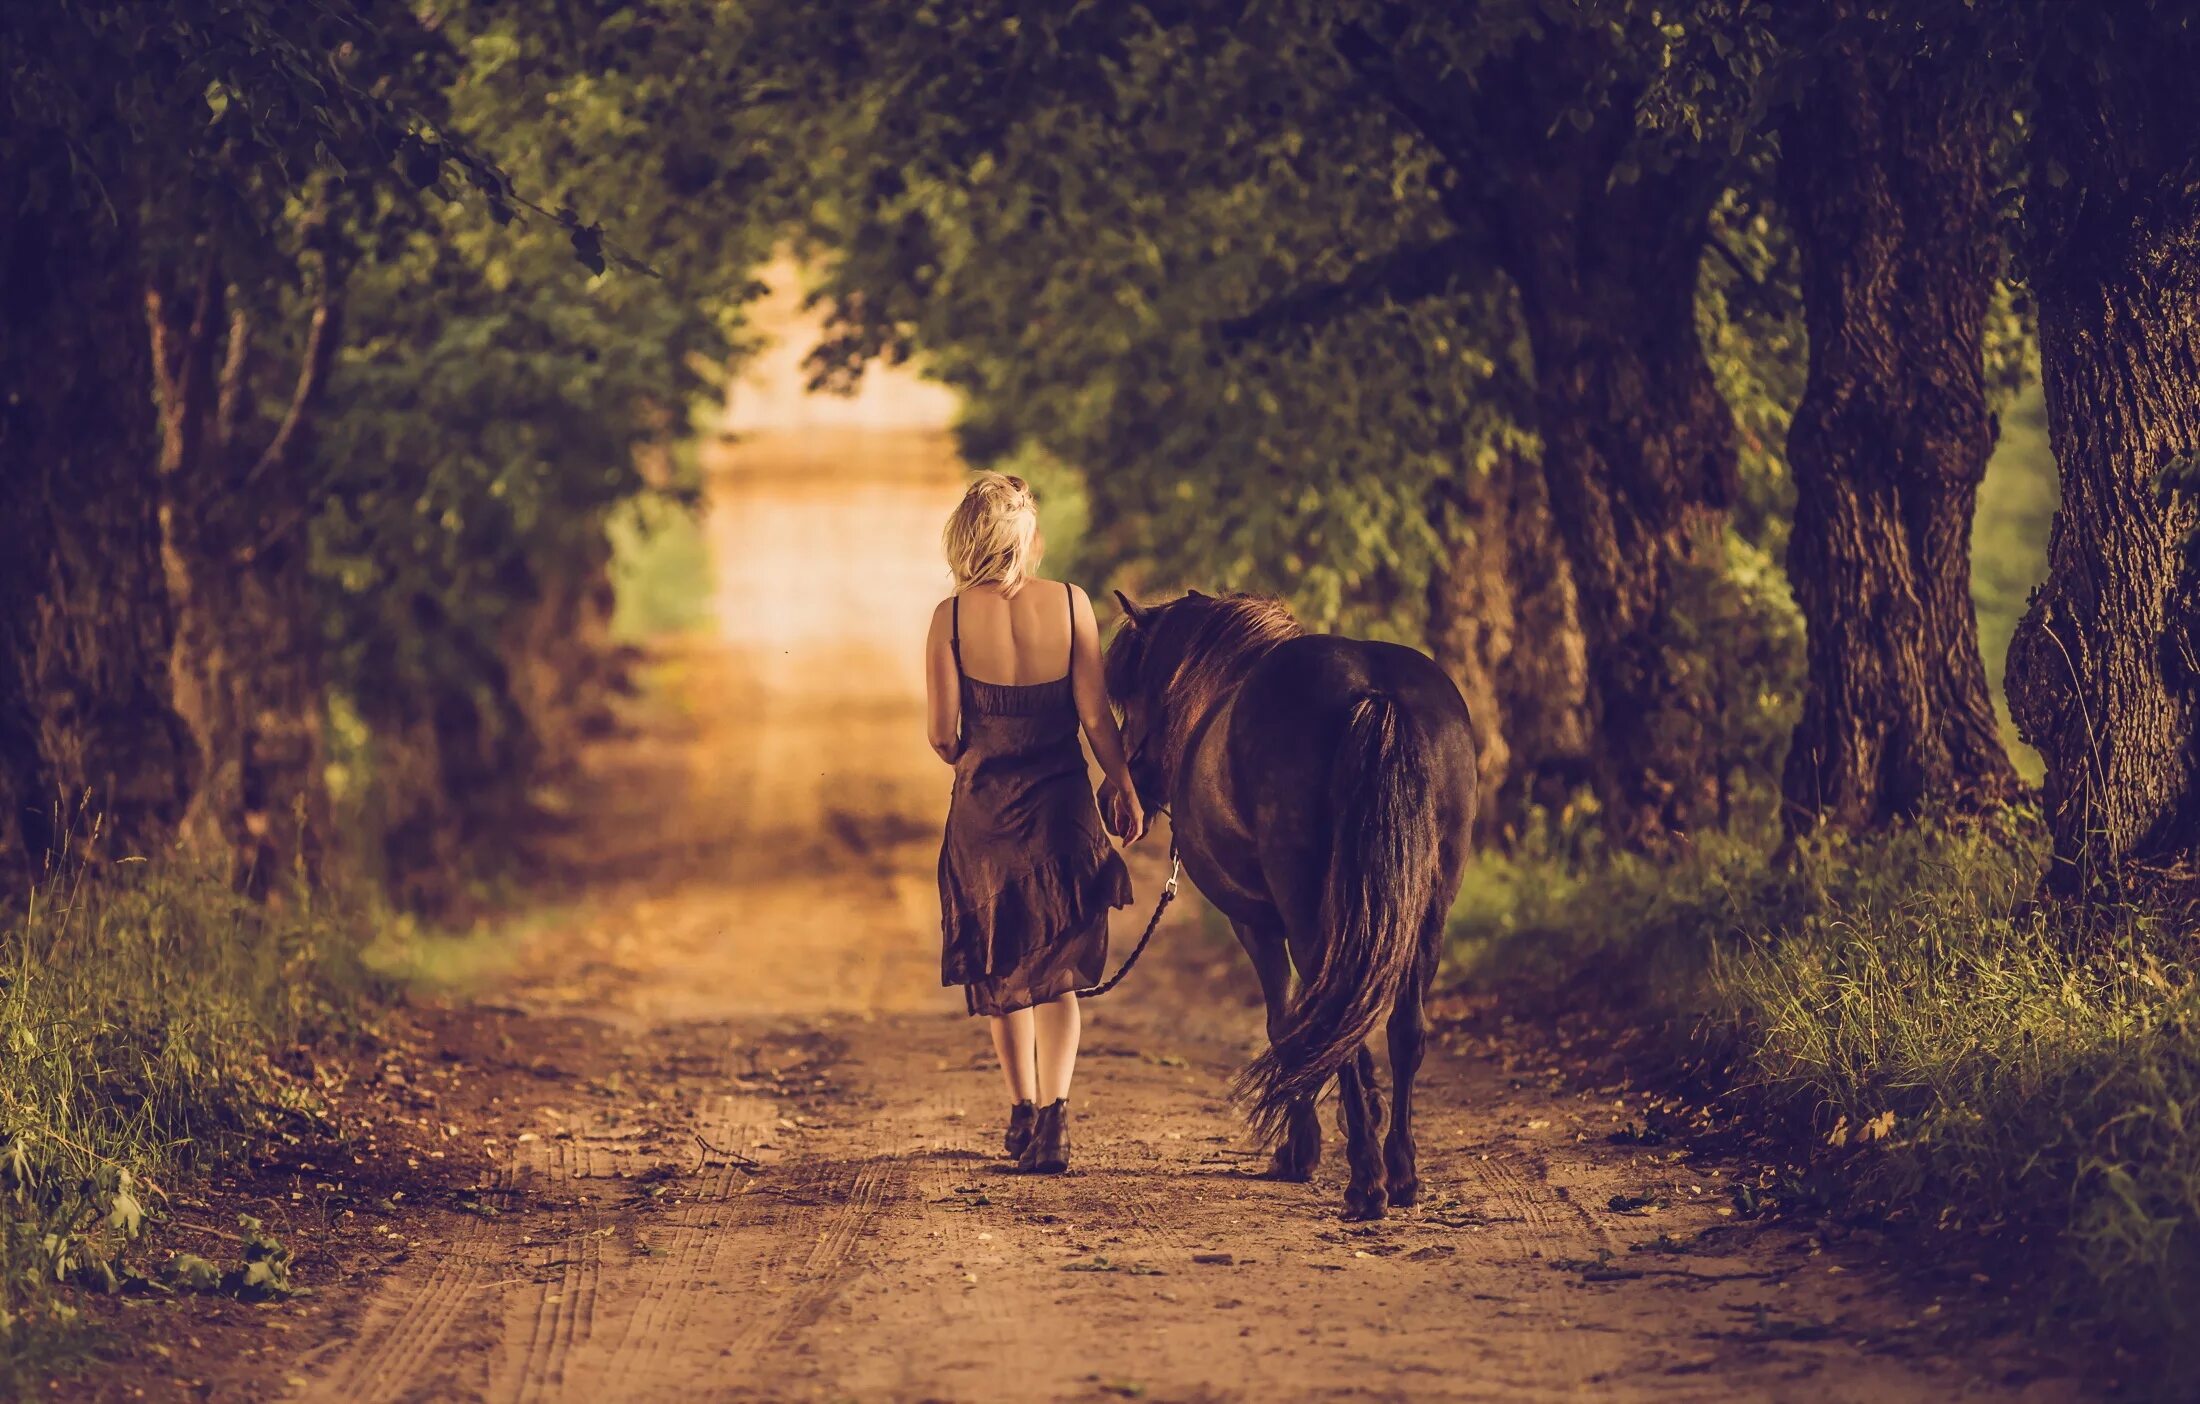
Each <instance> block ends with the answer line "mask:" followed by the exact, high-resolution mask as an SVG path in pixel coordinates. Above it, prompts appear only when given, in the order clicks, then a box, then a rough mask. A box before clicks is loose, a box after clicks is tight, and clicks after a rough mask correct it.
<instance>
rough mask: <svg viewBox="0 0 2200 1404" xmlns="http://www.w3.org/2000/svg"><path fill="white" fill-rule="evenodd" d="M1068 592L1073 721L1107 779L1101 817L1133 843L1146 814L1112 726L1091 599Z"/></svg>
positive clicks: (1120, 738) (1143, 829) (1117, 732)
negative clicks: (1087, 742) (1089, 744)
mask: <svg viewBox="0 0 2200 1404" xmlns="http://www.w3.org/2000/svg"><path fill="white" fill-rule="evenodd" d="M1069 588H1070V636H1069V656H1070V660H1071V668H1070V671H1071V672H1072V673H1073V674H1075V675H1076V676H1075V680H1074V681H1073V682H1072V683H1071V685H1070V686H1071V691H1072V692H1073V693H1074V694H1075V696H1076V699H1077V720H1078V721H1079V722H1080V723H1081V724H1083V726H1084V728H1085V739H1086V740H1087V741H1090V742H1091V743H1092V758H1093V759H1094V760H1096V761H1098V762H1100V773H1101V774H1102V775H1104V776H1106V777H1107V778H1106V780H1105V781H1103V782H1102V784H1101V786H1100V804H1101V812H1102V813H1103V814H1110V815H1112V817H1110V818H1109V820H1108V827H1109V828H1110V829H1112V830H1114V831H1115V833H1116V836H1117V837H1118V838H1121V839H1122V840H1123V841H1124V842H1125V843H1136V842H1138V840H1139V839H1141V838H1143V837H1145V834H1146V813H1145V810H1144V809H1142V808H1141V807H1140V806H1139V803H1138V787H1137V786H1136V785H1134V784H1133V783H1131V766H1130V758H1129V757H1128V756H1126V755H1125V754H1124V753H1123V733H1122V731H1121V730H1119V729H1118V728H1117V727H1116V724H1115V709H1114V708H1112V707H1110V706H1109V705H1108V683H1107V659H1106V656H1105V655H1104V654H1102V653H1101V651H1100V624H1099V621H1098V620H1096V619H1094V618H1093V614H1092V601H1091V600H1089V599H1087V598H1085V592H1084V591H1082V590H1080V589H1078V588H1077V587H1076V586H1074V585H1072V586H1070V587H1069Z"/></svg>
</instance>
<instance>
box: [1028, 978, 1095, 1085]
mask: <svg viewBox="0 0 2200 1404" xmlns="http://www.w3.org/2000/svg"><path fill="white" fill-rule="evenodd" d="M1031 1012H1032V1014H1033V1015H1035V1016H1036V1022H1037V1024H1038V1048H1037V1052H1038V1055H1039V1105H1040V1106H1042V1107H1045V1106H1052V1105H1053V1104H1054V1103H1056V1102H1059V1101H1061V1100H1062V1099H1063V1098H1064V1097H1067V1096H1068V1095H1069V1080H1070V1076H1071V1074H1073V1073H1075V1072H1076V1071H1077V1039H1078V1036H1079V1035H1080V1034H1081V1033H1083V1032H1084V1016H1083V1015H1082V1014H1081V1013H1079V1012H1078V1008H1077V996H1076V995H1074V994H1066V995H1063V996H1062V997H1061V998H1059V999H1053V1000H1049V1001H1047V1002H1046V1003H1045V1004H1041V1005H1036V1006H1034V1007H1033V1008H1032V1010H1031Z"/></svg>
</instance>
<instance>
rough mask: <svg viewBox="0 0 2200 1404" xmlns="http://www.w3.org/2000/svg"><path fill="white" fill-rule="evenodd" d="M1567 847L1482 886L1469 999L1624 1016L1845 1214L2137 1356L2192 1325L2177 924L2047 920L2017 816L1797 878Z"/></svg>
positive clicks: (1730, 849)
mask: <svg viewBox="0 0 2200 1404" xmlns="http://www.w3.org/2000/svg"><path fill="white" fill-rule="evenodd" d="M1563 837H1564V836H1563V835H1557V836H1554V834H1553V833H1552V832H1551V831H1549V830H1545V831H1542V832H1540V833H1539V834H1537V835H1536V836H1534V838H1533V839H1532V841H1531V842H1530V843H1529V844H1527V845H1524V846H1523V849H1522V851H1521V852H1519V853H1517V854H1515V855H1514V856H1512V857H1510V858H1488V857H1486V858H1484V859H1482V860H1480V862H1479V863H1478V865H1477V868H1476V870H1475V871H1474V873H1473V874H1472V875H1471V876H1470V878H1469V882H1468V886H1467V889H1466V892H1465V893H1464V894H1463V895H1462V899H1461V903H1460V906H1459V908H1458V909H1457V911H1456V912H1455V914H1454V923H1453V929H1452V957H1453V961H1454V965H1455V967H1456V968H1457V969H1458V970H1459V971H1460V972H1461V973H1462V974H1463V975H1464V976H1465V977H1466V978H1468V979H1469V980H1472V981H1476V982H1480V983H1485V984H1491V985H1496V986H1500V987H1503V988H1508V989H1512V990H1514V991H1516V992H1523V993H1526V992H1534V991H1541V992H1543V993H1545V994H1559V993H1561V992H1564V997H1565V998H1567V999H1569V1000H1572V999H1578V998H1581V997H1584V996H1586V997H1592V998H1597V999H1602V1000H1606V1001H1618V1002H1619V1003H1621V1004H1623V1005H1627V1006H1631V1007H1632V1008H1633V1009H1634V1011H1635V1012H1636V1013H1637V1014H1639V1015H1647V1016H1649V1017H1650V1020H1651V1022H1652V1023H1653V1024H1654V1026H1656V1027H1659V1028H1662V1029H1664V1030H1665V1031H1666V1033H1667V1035H1668V1036H1669V1038H1670V1039H1671V1040H1672V1044H1673V1046H1672V1049H1671V1051H1672V1052H1673V1053H1674V1054H1675V1055H1677V1056H1683V1057H1688V1058H1693V1059H1697V1060H1706V1061H1710V1062H1712V1063H1714V1064H1716V1065H1718V1066H1719V1067H1720V1068H1721V1069H1722V1077H1723V1080H1725V1081H1727V1082H1728V1083H1729V1084H1730V1085H1733V1086H1737V1087H1741V1088H1745V1089H1749V1092H1748V1095H1749V1098H1750V1099H1751V1103H1752V1104H1753V1105H1754V1106H1755V1108H1756V1110H1757V1111H1758V1113H1759V1114H1760V1115H1761V1116H1763V1117H1766V1118H1769V1119H1770V1120H1771V1121H1772V1122H1774V1123H1775V1124H1778V1125H1785V1126H1788V1127H1791V1128H1793V1129H1794V1131H1795V1133H1796V1135H1797V1139H1798V1140H1799V1141H1800V1143H1801V1144H1802V1145H1803V1146H1805V1147H1807V1148H1808V1153H1807V1154H1806V1155H1805V1156H1804V1157H1803V1158H1804V1159H1806V1160H1809V1161H1811V1162H1813V1163H1814V1164H1815V1165H1816V1166H1817V1167H1818V1169H1819V1171H1820V1173H1821V1175H1823V1176H1830V1177H1831V1182H1832V1183H1834V1184H1837V1185H1838V1186H1839V1187H1840V1190H1841V1192H1842V1194H1843V1195H1844V1197H1845V1198H1846V1199H1847V1200H1848V1201H1849V1202H1850V1204H1851V1206H1852V1207H1855V1208H1863V1209H1870V1210H1876V1211H1878V1212H1880V1213H1883V1214H1886V1215H1888V1216H1889V1217H1890V1218H1894V1219H1897V1220H1901V1221H1906V1222H1908V1223H1911V1224H1914V1225H1917V1226H1919V1227H1921V1228H1923V1229H1926V1230H1929V1231H1932V1232H1938V1233H1946V1234H1962V1235H1966V1236H1969V1237H1970V1238H1971V1239H1972V1240H1973V1241H1976V1240H1977V1239H1978V1236H1980V1235H1986V1236H1987V1238H1986V1241H1987V1242H1989V1243H1992V1242H2000V1243H2005V1244H2007V1245H2009V1246H2010V1251H2011V1252H2012V1253H2015V1254H2020V1255H2024V1257H2025V1270H2026V1271H2028V1272H2037V1273H2042V1274H2043V1275H2044V1277H2045V1279H2046V1280H2048V1281H2050V1282H2051V1283H2053V1284H2054V1285H2055V1286H2056V1287H2057V1288H2058V1292H2057V1294H2056V1297H2055V1302H2056V1304H2057V1305H2058V1306H2059V1307H2063V1308H2067V1309H2069V1310H2071V1311H2073V1312H2075V1313H2077V1314H2079V1315H2083V1316H2098V1317H2099V1318H2101V1319H2104V1320H2105V1321H2107V1322H2108V1323H2109V1324H2110V1325H2111V1326H2112V1327H2113V1328H2115V1329H2116V1330H2118V1331H2119V1332H2121V1333H2123V1334H2124V1335H2125V1336H2126V1337H2127V1338H2128V1339H2130V1340H2131V1341H2133V1342H2135V1343H2138V1342H2158V1341H2160V1340H2162V1339H2164V1338H2166V1337H2169V1336H2171V1335H2174V1334H2176V1333H2179V1332H2184V1331H2188V1330H2190V1329H2191V1327H2192V1326H2193V1325H2194V1324H2195V1323H2194V1319H2193V1316H2192V1307H2191V1303H2192V1302H2193V1301H2194V1300H2195V1298H2194V1296H2193V1290H2194V1288H2195V1287H2196V1286H2200V1280H2196V1279H2195V1277H2194V1272H2193V1264H2194V1263H2195V1262H2200V1242H2196V1240H2195V1235H2196V1234H2200V982H2196V980H2195V978H2194V977H2195V970H2194V968H2193V966H2192V964H2191V961H2190V952H2189V950H2187V949H2186V945H2187V943H2186V942H2185V941H2184V940H2183V938H2182V937H2181V936H2180V934H2179V933H2178V932H2177V930H2176V929H2175V927H2174V925H2173V924H2171V923H2167V922H2163V921H2160V920H2157V919H2153V918H2149V917H2146V916H2143V915H2141V914H2138V913H2132V912H2125V913H2121V914H2112V915H2111V917H2110V919H2109V920H2108V922H2107V923H2106V924H2105V926H2104V927H2101V928H2096V929H2095V930H2093V931H2092V932H2090V933H2089V934H2088V935H2087V937H2086V938H2084V939H2080V938H2079V936H2078V934H2077V933H2076V932H2074V931H2071V930H2068V929H2064V928H2062V927H2059V926H2058V925H2056V924H2055V922H2054V921H2053V920H2052V919H2051V918H2050V916H2048V915H2047V914H2046V913H2045V911H2044V910H2042V909H2036V908H2028V907H2027V905H2026V904H2025V898H2026V897H2027V896H2028V895H2029V893H2030V892H2031V890H2032V887H2033V884H2034V883H2035V881H2036V880H2037V876H2038V872H2039V868H2040V865H2041V863H2042V862H2043V861H2044V856H2045V855H2044V852H2043V848H2044V845H2043V843H2042V842H2041V840H2040V838H2039V835H2038V834H2037V832H2036V824H2035V822H2034V821H2033V820H2032V818H2031V817H2030V816H2027V815H2022V814H2012V815H2010V816H2008V817H2007V818H2006V819H2005V820H2004V821H2002V822H1999V823H1994V824H1988V825H1984V826H1972V827H1958V828H1945V827H1938V826H1933V825H1924V826H1919V827H1914V828H1910V829H1906V830H1902V831H1898V832H1895V833H1892V834H1889V835H1886V836H1884V837H1881V838H1878V839H1874V840H1870V841H1861V842H1860V841H1844V840H1841V839H1839V838H1827V839H1823V840H1819V841H1815V842H1813V843H1810V844H1807V845H1805V846H1804V847H1803V849H1802V851H1801V852H1800V853H1799V855H1798V856H1797V859H1796V861H1795V862H1794V863H1793V864H1792V865H1790V866H1782V865H1779V864H1775V863H1771V862H1768V861H1767V854H1768V852H1769V850H1770V848H1771V845H1772V844H1773V843H1774V842H1775V841H1776V840H1775V836H1774V835H1773V834H1772V833H1771V832H1770V829H1769V826H1767V828H1766V829H1765V830H1762V831H1760V832H1759V834H1758V836H1756V837H1755V838H1751V837H1746V836H1739V835H1714V836H1711V837H1709V838H1707V839H1706V840H1704V841H1703V842H1702V843H1701V844H1700V845H1699V847H1698V848H1697V849H1696V851H1695V852H1694V853H1693V854H1692V855H1691V856H1690V857H1689V858H1687V859H1686V860H1684V861H1682V862H1680V863H1678V864H1673V865H1665V866H1660V865H1652V864H1649V863H1645V862H1643V861H1641V860H1639V859H1634V858H1630V857H1618V858H1614V859H1612V860H1611V861H1609V862H1599V863H1590V864H1584V863H1583V862H1581V861H1580V857H1579V849H1578V848H1575V849H1572V850H1571V851H1569V847H1568V845H1567V844H1566V843H1564V842H1561V841H1559V840H1560V839H1561V838H1563ZM1591 991H1593V992H1594V993H1593V994H1590V992H1591ZM1867 1128H1869V1130H1868V1133H1867Z"/></svg>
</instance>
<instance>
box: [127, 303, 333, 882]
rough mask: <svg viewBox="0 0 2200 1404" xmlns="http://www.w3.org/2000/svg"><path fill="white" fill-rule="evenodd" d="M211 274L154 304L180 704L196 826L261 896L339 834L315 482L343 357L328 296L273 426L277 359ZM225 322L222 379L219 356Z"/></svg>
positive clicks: (299, 875) (307, 866)
mask: <svg viewBox="0 0 2200 1404" xmlns="http://www.w3.org/2000/svg"><path fill="white" fill-rule="evenodd" d="M223 303H224V298H223V295H222V290H221V286H220V284H219V282H218V279H217V275H216V270H215V269H214V268H213V267H212V265H211V264H209V265H208V266H207V268H206V269H205V271H204V273H203V274H202V276H201V278H200V280H199V284H198V286H197V288H196V289H195V290H192V291H188V292H186V291H183V290H180V289H178V288H176V287H174V286H161V285H159V284H157V283H156V285H155V286H154V287H153V289H152V290H151V291H150V292H149V293H148V296H147V311H148V315H149V320H150V322H151V325H152V328H153V340H154V348H155V354H154V365H155V371H156V375H157V380H156V384H157V387H158V390H159V403H160V406H161V415H162V427H163V440H162V451H161V460H160V461H161V470H162V471H161V481H162V486H163V489H164V500H163V521H164V524H165V541H164V554H165V559H166V565H167V572H168V580H169V588H170V592H171V594H172V595H173V597H174V599H175V602H176V609H177V616H178V628H177V639H176V650H175V660H174V676H175V684H176V696H177V699H178V702H179V705H180V706H181V709H182V711H183V713H184V715H185V717H186V718H187V720H188V721H189V723H190V726H191V731H192V734H193V736H194V738H195V740H196V742H197V745H198V749H199V752H200V755H201V760H202V764H203V766H204V769H205V776H206V778H205V783H204V784H203V785H202V786H201V787H200V790H199V795H198V798H197V801H196V802H195V803H194V805H193V807H192V814H191V817H190V820H189V821H188V822H187V826H186V827H187V831H188V832H190V833H191V834H192V835H193V837H194V838H196V839H198V840H199V841H202V842H205V843H207V844H209V845H212V846H217V847H218V848H219V849H220V851H221V852H222V853H223V854H224V855H225V858H226V861H227V865H228V867H229V870H230V877H231V881H232V882H233V884H234V885H235V886H236V887H237V888H238V890H239V891H242V892H245V893H247V894H249V895H252V896H255V897H266V896H268V895H270V894H271V893H275V892H279V891H280V890H282V888H283V886H284V885H285V884H286V883H287V882H288V881H292V880H295V881H301V882H311V881H313V880H314V879H315V878H317V877H318V876H319V872H320V864H321V859H322V856H323V855H322V849H323V844H324V842H325V837H326V830H327V824H328V817H327V808H328V801H327V791H326V786H325V783H324V781H323V775H322V771H323V760H324V745H323V735H322V708H323V701H324V698H323V689H322V676H321V655H320V646H319V644H320V640H319V637H318V631H317V629H316V628H315V616H314V611H313V599H312V581H311V576H310V572H309V559H308V546H307V539H306V528H307V523H308V522H309V520H310V518H311V516H312V505H313V504H312V500H311V495H310V493H309V492H308V491H307V490H306V487H305V485H304V484H303V482H302V481H301V479H300V465H301V462H302V459H303V456H304V452H303V450H304V443H305V437H306V435H307V433H308V428H309V422H310V417H311V415H312V413H313V410H314V407H315V404H316V403H317V401H318V399H319V397H320V395H321V393H322V390H323V387H324V386H325V383H326V380H327V376H328V372H329V369H330V365H331V362H332V360H333V357H334V353H335V343H336V338H337V335H338V333H337V319H336V316H335V313H334V309H333V305H332V303H331V301H330V300H329V298H328V297H327V296H326V295H324V296H323V298H322V300H321V302H320V304H319V306H318V307H317V308H316V310H315V312H314V314H313V319H312V322H311V326H310V328H309V330H308V332H307V334H306V336H305V338H304V346H303V350H302V352H301V365H300V368H299V370H298V372H297V383H296V387H295V388H294V389H293V390H292V392H291V399H290V402H289V406H288V408H287V409H286V410H285V412H284V415H283V417H282V419H281V420H280V422H279V423H278V425H277V426H276V427H275V428H274V429H273V430H272V431H264V432H263V431H262V430H261V427H260V425H259V423H258V417H257V415H256V413H255V411H254V410H253V407H252V403H253V389H254V381H255V378H256V375H257V374H258V373H259V371H260V360H261V358H262V351H261V349H260V348H259V347H257V346H255V345H254V343H253V324H252V320H251V318H250V317H249V316H248V315H247V313H246V312H245V310H244V309H242V308H239V309H237V310H236V311H235V313H234V314H232V315H230V316H228V317H227V318H225V317H224V316H223ZM225 321H226V328H225V330H226V343H225V345H226V351H225V354H224V355H223V357H222V365H221V370H220V373H219V375H218V376H217V375H216V373H215V371H214V350H215V346H216V343H217V341H219V340H221V339H222V336H221V333H222V332H223V330H224V323H225Z"/></svg>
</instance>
